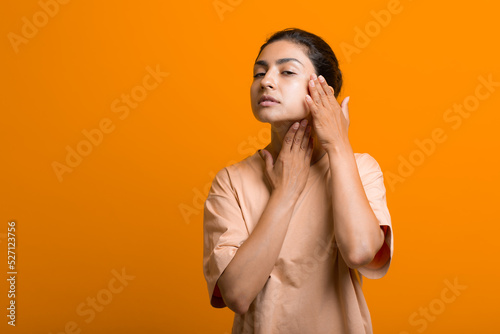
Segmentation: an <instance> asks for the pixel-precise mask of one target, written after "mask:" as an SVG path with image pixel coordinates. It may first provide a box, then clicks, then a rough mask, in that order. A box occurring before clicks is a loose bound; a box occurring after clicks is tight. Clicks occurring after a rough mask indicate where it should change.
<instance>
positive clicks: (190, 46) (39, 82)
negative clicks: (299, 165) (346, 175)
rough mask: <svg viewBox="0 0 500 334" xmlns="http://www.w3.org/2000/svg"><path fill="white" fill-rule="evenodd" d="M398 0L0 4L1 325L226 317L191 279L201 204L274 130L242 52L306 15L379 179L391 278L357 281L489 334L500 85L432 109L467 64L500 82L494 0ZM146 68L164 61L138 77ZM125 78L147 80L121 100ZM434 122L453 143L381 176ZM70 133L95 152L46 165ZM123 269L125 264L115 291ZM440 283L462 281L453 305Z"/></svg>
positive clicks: (447, 96) (385, 297)
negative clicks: (339, 79) (11, 240)
mask: <svg viewBox="0 0 500 334" xmlns="http://www.w3.org/2000/svg"><path fill="white" fill-rule="evenodd" d="M50 2H51V1H49V0H45V2H44V0H42V3H50ZM217 3H219V4H221V3H222V4H226V6H227V7H226V11H225V12H223V13H221V14H220V15H219V13H218V12H217V10H216V9H215V7H214V4H217ZM394 3H395V2H391V1H385V0H384V1H379V0H377V1H364V2H359V1H356V2H349V1H342V2H339V1H335V2H332V1H323V2H322V3H321V2H311V1H295V2H291V1H279V2H274V1H265V2H264V1H238V0H233V1H229V0H221V1H212V0H209V1H186V2H184V1H169V2H165V1H149V2H145V1H141V2H139V1H135V2H134V1H106V2H102V1H76V0H75V1H69V2H68V3H67V4H60V5H59V8H55V7H54V6H53V7H52V11H53V13H52V14H54V11H55V15H53V17H49V18H48V20H47V22H44V17H43V14H37V13H38V12H40V11H41V10H42V7H41V5H40V3H38V2H37V1H35V0H32V1H12V0H11V1H2V2H1V4H0V10H1V16H2V19H1V20H0V35H2V36H3V37H2V38H1V39H0V41H1V42H0V47H1V55H2V62H1V63H0V67H1V73H2V75H1V77H2V87H1V90H0V94H1V95H0V103H1V108H2V122H1V123H2V130H1V132H0V133H1V136H2V137H1V139H2V165H1V182H2V183H1V186H2V194H1V207H0V210H1V211H0V222H1V223H0V247H1V249H2V252H1V253H2V254H4V255H2V260H1V262H2V263H3V264H2V266H1V268H3V269H2V271H4V273H6V272H7V271H8V270H7V264H6V263H7V256H6V253H7V251H6V250H7V240H6V233H7V222H8V221H12V220H14V221H15V222H16V223H17V229H16V236H17V243H16V246H17V248H16V253H17V270H18V275H17V282H16V290H17V291H16V293H17V294H16V305H17V309H16V310H17V312H16V314H17V318H16V323H17V325H16V328H12V327H11V326H8V325H7V318H6V314H7V311H6V307H7V305H8V304H7V303H8V298H7V292H8V285H7V283H6V280H2V281H1V283H0V296H1V297H0V300H1V303H0V305H2V308H1V309H2V311H1V312H0V313H1V314H0V319H3V320H2V321H1V323H0V331H1V332H2V333H14V332H16V333H54V334H55V333H61V332H65V326H69V328H70V329H69V331H66V332H68V333H70V332H72V330H73V329H71V326H72V325H71V322H72V321H74V323H75V324H76V326H78V328H79V329H81V333H146V332H147V333H217V334H225V333H230V332H231V325H232V318H233V312H232V311H231V310H229V309H227V308H225V309H214V308H211V306H210V304H209V300H208V291H207V288H206V283H205V280H204V277H203V272H202V250H203V248H202V247H203V234H202V223H203V214H202V208H203V201H204V199H205V196H206V194H207V192H208V188H209V187H210V182H211V181H212V178H213V176H214V175H215V173H216V172H217V171H218V170H220V169H221V168H222V167H224V166H226V165H228V164H230V163H233V162H235V161H240V160H242V159H244V158H245V157H247V156H248V155H250V154H252V153H253V152H255V150H257V149H259V148H263V147H265V146H266V145H267V141H266V140H267V139H268V138H269V126H268V124H262V123H259V122H257V121H256V120H255V119H254V118H253V115H252V112H251V108H250V84H251V82H252V66H253V62H254V60H255V57H256V56H257V53H258V50H259V47H260V45H261V44H263V43H264V42H265V39H266V37H268V36H269V35H270V34H271V33H273V32H275V31H277V30H281V29H283V28H286V27H298V28H302V29H305V30H308V31H310V32H313V33H315V34H318V35H319V36H321V37H323V38H324V39H325V40H326V41H327V42H328V43H329V44H330V45H331V47H332V49H333V50H334V51H335V53H336V54H337V56H338V58H339V61H340V66H341V70H342V72H343V74H344V79H345V84H344V86H343V91H342V94H341V96H339V101H341V100H342V99H343V98H344V97H346V96H351V100H350V118H351V126H350V130H349V133H350V139H351V143H352V146H353V148H354V151H355V152H360V153H363V152H368V153H369V154H371V155H372V156H373V157H375V159H376V160H377V161H378V162H379V164H380V166H381V167H382V170H383V171H384V175H385V177H386V188H387V201H388V206H389V210H390V212H391V216H392V223H393V231H394V238H395V239H394V246H395V250H394V257H393V262H392V264H391V268H390V270H389V272H388V273H387V275H386V276H385V277H383V278H382V279H380V280H369V279H365V280H364V285H363V290H364V293H365V297H366V300H367V303H368V306H369V308H370V312H371V316H372V322H373V328H374V332H375V333H394V334H407V333H423V332H424V333H428V334H431V333H445V332H446V333H448V332H449V333H499V332H500V325H499V324H498V298H499V297H500V294H499V288H498V286H499V285H498V281H499V279H500V273H499V270H498V268H497V266H496V265H495V264H496V263H498V257H497V255H496V254H498V251H497V249H496V248H494V247H493V246H494V245H496V244H498V242H497V239H498V235H499V232H500V228H499V224H498V223H499V221H498V211H497V209H498V194H497V191H496V190H497V189H498V187H499V176H498V160H497V159H496V158H495V156H496V155H497V152H498V150H499V140H498V136H497V135H498V129H497V128H498V126H497V124H498V121H499V116H498V109H499V107H500V87H494V91H493V92H491V94H489V96H488V98H485V99H483V100H481V101H480V103H479V106H477V108H475V110H474V111H472V112H471V113H470V116H469V117H467V118H463V119H462V120H463V122H462V123H461V124H460V126H458V127H457V128H456V129H454V128H452V125H453V124H455V123H451V122H447V121H445V119H444V115H445V113H446V111H447V110H448V109H449V108H452V107H453V105H454V104H462V103H464V101H465V100H466V99H467V98H468V97H469V100H468V101H472V100H471V99H470V97H471V96H473V95H474V94H475V90H476V87H477V86H478V85H479V84H480V81H479V79H478V78H479V76H483V77H484V78H487V77H488V76H491V77H492V78H493V81H495V82H500V65H499V62H498V59H500V50H499V47H498V32H499V31H500V29H499V28H500V27H499V20H498V12H499V9H500V8H499V7H498V5H496V4H493V2H490V1H486V0H476V1H474V2H471V3H467V2H466V3H463V2H457V1H453V2H452V1H448V2H445V3H443V2H431V1H422V0H419V1H410V0H402V1H401V2H400V3H399V6H396V7H394V8H398V10H399V12H397V13H391V17H390V20H389V22H388V23H387V24H385V26H382V25H381V24H379V23H377V21H376V20H375V17H374V15H373V13H380V11H383V10H388V9H389V8H393V7H391V6H393V4H394ZM394 8H393V9H394ZM56 9H57V10H56ZM372 11H373V12H372ZM389 13H390V12H389ZM34 16H35V18H36V19H37V20H38V21H37V22H38V24H39V25H40V27H39V28H38V31H37V32H36V33H34V32H33V31H31V35H32V37H31V38H27V39H26V41H25V43H21V44H19V45H17V51H18V52H17V53H16V50H15V49H16V48H15V47H13V44H12V43H11V40H10V39H9V38H12V36H13V35H12V34H11V33H13V34H16V35H17V36H22V31H23V26H24V25H25V24H26V21H25V20H23V17H24V18H26V19H27V20H28V21H30V22H32V23H33V17H34ZM47 17H48V16H47ZM44 23H45V24H44ZM377 26H378V27H379V29H378V30H377ZM367 27H368V28H370V29H373V30H371V31H370V34H371V35H372V36H371V37H370V36H368V40H365V44H363V45H362V44H361V43H360V40H359V38H360V37H359V36H358V37H356V36H357V35H358V34H359V31H362V32H365V33H366V30H365V29H366V28H367ZM24 30H25V32H26V30H27V28H24ZM28 30H29V29H28ZM28 32H29V31H28ZM9 34H10V35H9ZM9 36H10V37H9ZM357 38H358V39H357ZM356 41H357V44H356ZM347 44H349V45H350V46H353V47H356V45H358V47H357V51H358V52H356V53H354V54H351V55H349V54H347V53H345V52H343V51H342V47H341V45H344V46H345V45H347ZM361 46H362V47H361ZM148 66H149V67H150V68H152V69H155V68H156V67H157V66H158V67H159V69H160V70H161V71H162V72H165V73H168V76H167V75H165V77H163V78H161V80H162V81H161V82H160V83H158V85H156V87H155V88H154V89H151V90H147V91H145V90H144V89H142V88H141V87H140V86H141V85H143V79H144V78H145V76H146V75H147V74H148V71H147V70H146V68H147V67H148ZM147 84H148V85H149V87H151V86H152V85H153V84H154V81H153V80H150V81H148V82H147ZM141 89H142V90H141ZM131 92H134V93H135V94H136V96H139V95H137V94H140V93H141V92H142V93H144V92H146V93H147V96H141V99H142V98H144V99H143V100H141V101H140V102H138V103H137V105H136V106H135V107H134V108H128V109H129V110H128V111H129V114H128V115H127V116H126V117H125V114H124V111H123V110H124V109H121V110H122V111H121V112H114V111H113V108H112V103H113V102H114V101H115V100H116V99H119V100H120V99H121V97H122V94H129V95H130V94H131ZM481 92H483V93H485V92H488V91H487V90H485V89H484V88H483V90H482V91H481ZM222 96H224V98H222ZM118 102H120V101H118ZM120 103H121V104H120V106H121V107H123V106H124V104H123V103H122V102H120ZM115 107H116V106H115ZM120 117H122V118H120ZM106 119H108V124H107V126H110V127H112V128H113V130H112V131H111V132H109V133H103V137H102V139H101V142H100V143H99V144H98V145H94V146H93V147H91V148H89V147H84V144H82V141H84V140H85V139H86V137H85V136H84V134H83V133H82V131H83V130H87V131H91V130H93V129H96V128H99V126H100V122H101V121H102V120H106ZM105 122H106V121H105ZM109 122H111V123H109ZM436 128H441V129H442V130H443V131H444V133H445V135H446V140H445V141H444V142H442V143H438V144H436V146H435V149H434V151H433V152H432V153H431V154H429V155H425V156H424V158H425V159H424V160H423V161H421V162H422V163H421V164H420V165H418V166H414V171H413V172H412V173H411V175H409V176H407V177H405V178H404V182H398V183H397V184H395V187H394V189H391V188H389V185H388V179H387V175H388V174H389V173H395V174H397V173H398V167H399V166H400V164H401V162H400V161H401V160H400V159H401V157H403V158H404V159H409V157H410V156H411V155H412V154H413V156H414V158H415V157H417V156H418V154H419V153H417V151H418V146H417V145H416V144H415V140H425V139H429V138H431V133H432V131H433V130H434V129H436ZM94 133H95V132H94ZM96 138H98V137H96ZM79 144H80V145H83V146H81V147H80V149H81V150H85V149H86V150H87V151H86V152H87V153H88V151H89V150H90V149H91V152H90V153H89V154H88V155H87V156H85V157H83V158H82V161H80V163H79V164H78V165H77V166H76V167H75V168H73V169H72V171H71V172H66V173H64V174H63V175H62V181H61V182H60V181H59V179H58V177H57V176H56V173H55V172H54V169H53V166H52V164H53V162H54V161H57V162H58V163H61V164H65V160H66V155H67V146H69V147H70V148H72V149H76V147H77V146H78V145H79ZM420 157H421V158H422V155H420ZM182 212H185V213H184V215H183V214H182ZM186 212H187V213H186ZM122 268H124V270H125V272H126V274H127V275H130V276H133V277H134V278H133V279H130V280H129V281H127V285H124V286H122V289H121V290H120V289H118V287H120V284H119V283H118V281H116V280H114V279H113V277H114V276H113V273H112V271H113V270H116V271H117V272H120V271H121V270H122ZM5 275H6V274H5ZM446 280H447V281H449V282H451V283H453V281H454V280H457V281H458V284H459V285H461V286H466V288H464V289H463V290H461V292H460V295H458V296H456V298H454V301H453V302H449V303H448V302H447V303H443V302H442V297H441V293H442V292H443V290H444V289H445V288H446V286H447V285H446V283H445V281H446ZM110 284H111V287H113V288H110ZM113 284H114V285H113ZM111 290H112V291H115V292H112V293H110V292H109V291H111ZM118 290H119V292H117V291H118ZM97 296H99V298H100V300H101V301H104V300H105V301H106V303H107V304H106V305H104V306H102V309H101V310H100V311H99V312H97V311H96V312H95V314H94V318H93V319H92V320H91V321H88V322H87V321H86V320H89V319H90V316H89V315H88V314H90V311H88V310H89V309H90V308H88V306H85V305H83V306H82V303H84V304H85V303H87V301H88V299H87V298H90V299H91V298H96V297H97ZM110 296H111V298H112V300H109V297H110ZM450 296H452V295H451V294H448V295H447V298H450ZM106 298H108V299H106ZM440 305H441V306H443V305H444V309H443V308H439V307H440ZM79 307H87V308H88V309H87V312H89V313H87V315H85V316H82V315H79V314H78V313H77V309H78V308H79ZM430 307H431V308H433V309H434V312H435V314H434V315H433V317H432V318H430V317H429V318H425V317H424V316H423V315H419V312H421V310H422V309H424V308H427V309H429V308H430ZM80 311H82V309H80ZM437 313H438V314H437ZM415 314H417V315H415ZM412 315H413V322H412V320H410V319H411V317H412ZM431 315H432V313H431ZM431 319H432V320H431ZM68 323H69V325H68Z"/></svg>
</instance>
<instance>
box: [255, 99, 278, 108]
mask: <svg viewBox="0 0 500 334" xmlns="http://www.w3.org/2000/svg"><path fill="white" fill-rule="evenodd" d="M259 104H260V105H261V106H264V107H269V106H274V105H275V104H279V102H274V101H269V100H265V101H262V102H260V103H259Z"/></svg>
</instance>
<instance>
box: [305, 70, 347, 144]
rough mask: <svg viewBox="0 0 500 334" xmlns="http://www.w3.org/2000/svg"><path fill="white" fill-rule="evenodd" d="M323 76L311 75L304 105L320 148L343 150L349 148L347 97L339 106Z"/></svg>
mask: <svg viewBox="0 0 500 334" xmlns="http://www.w3.org/2000/svg"><path fill="white" fill-rule="evenodd" d="M321 78H323V76H321V75H320V76H319V78H318V77H316V75H315V74H311V80H309V92H310V95H306V104H307V106H308V107H309V111H310V112H311V114H312V118H313V128H314V131H315V132H316V134H317V136H318V141H319V143H320V144H321V146H322V147H323V148H324V149H325V150H326V151H327V152H328V153H330V152H335V151H339V150H344V149H346V148H348V147H349V146H350V143H349V137H348V133H347V132H348V128H349V109H348V107H347V103H348V102H349V97H346V98H345V99H344V100H343V101H342V106H341V105H339V103H338V102H337V99H336V98H335V96H334V90H333V88H332V87H331V86H329V85H328V84H327V82H326V80H325V79H324V78H323V80H322V82H321V80H319V79H321Z"/></svg>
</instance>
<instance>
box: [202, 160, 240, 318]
mask: <svg viewBox="0 0 500 334" xmlns="http://www.w3.org/2000/svg"><path fill="white" fill-rule="evenodd" d="M247 238H248V231H247V228H246V224H245V221H244V219H243V214H242V212H241V208H240V206H239V204H238V199H237V193H236V192H235V190H234V188H233V185H232V183H231V178H230V175H229V171H228V169H227V167H225V168H223V169H221V170H220V171H219V172H218V173H217V174H216V175H215V178H214V179H213V181H212V186H211V188H210V190H209V193H208V196H207V199H206V200H205V205H204V212H203V274H204V276H205V280H206V282H207V287H208V295H209V300H210V304H211V305H212V306H213V307H217V308H222V307H225V306H226V304H225V303H224V300H223V299H222V297H221V295H220V292H219V288H218V286H217V280H218V279H219V277H220V276H221V275H222V273H223V272H224V270H225V269H226V267H227V265H228V264H229V262H231V260H232V259H233V257H234V255H235V254H236V251H237V250H238V248H239V247H240V246H241V244H242V243H243V242H244V241H245V240H246V239H247Z"/></svg>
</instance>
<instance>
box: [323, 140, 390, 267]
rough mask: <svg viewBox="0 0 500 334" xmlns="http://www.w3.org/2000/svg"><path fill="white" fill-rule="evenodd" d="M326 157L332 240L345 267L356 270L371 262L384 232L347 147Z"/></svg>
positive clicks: (380, 244)
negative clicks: (329, 176)
mask: <svg viewBox="0 0 500 334" xmlns="http://www.w3.org/2000/svg"><path fill="white" fill-rule="evenodd" d="M327 154H328V157H329V160H330V173H331V183H332V184H331V185H330V186H331V187H332V202H333V203H332V204H333V205H332V207H333V219H334V221H335V223H334V233H335V238H336V240H337V245H338V248H339V251H340V253H341V254H342V257H343V259H344V261H346V264H347V265H348V266H349V267H350V268H353V269H356V268H358V267H361V266H363V265H366V264H368V263H370V262H371V261H372V260H373V258H374V257H375V255H376V254H377V252H378V251H379V249H380V248H381V247H382V245H383V243H384V231H383V229H382V228H381V226H380V225H379V222H378V220H377V217H376V216H375V213H374V212H373V210H372V208H371V206H370V203H369V202H368V198H367V197H366V193H365V190H364V188H363V184H362V182H361V179H360V176H359V171H358V167H357V164H356V158H355V157H354V153H353V151H352V149H351V146H350V145H345V146H344V148H343V149H337V150H334V149H332V150H330V151H327Z"/></svg>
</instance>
